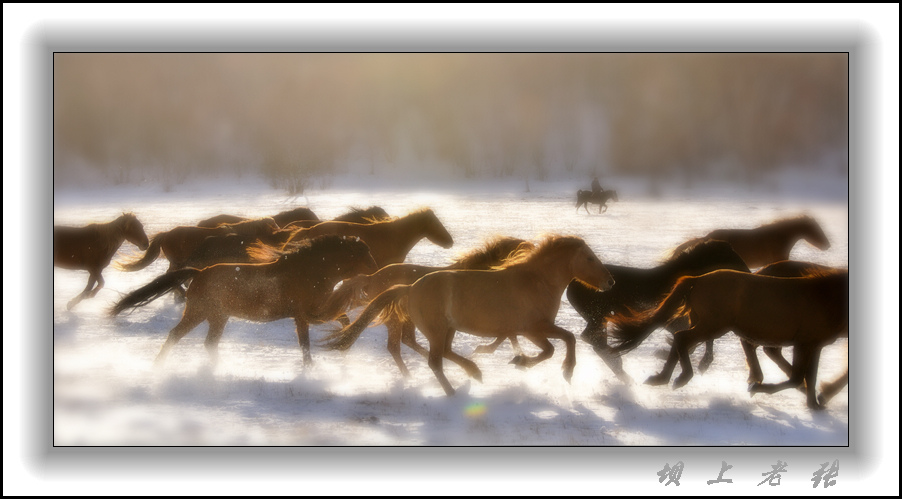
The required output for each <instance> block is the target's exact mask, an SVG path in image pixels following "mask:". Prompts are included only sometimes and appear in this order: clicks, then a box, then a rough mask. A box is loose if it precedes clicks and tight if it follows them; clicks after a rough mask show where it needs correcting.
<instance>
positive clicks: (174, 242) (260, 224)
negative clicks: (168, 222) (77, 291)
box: [119, 218, 279, 272]
mask: <svg viewBox="0 0 902 499" xmlns="http://www.w3.org/2000/svg"><path fill="white" fill-rule="evenodd" d="M278 230H279V226H278V224H276V222H275V221H274V220H273V219H272V218H260V219H257V220H248V221H245V222H238V223H235V224H223V225H219V226H217V227H196V226H188V225H183V226H179V227H175V228H173V229H170V230H168V231H166V232H160V233H159V234H157V235H155V236H153V237H152V238H151V240H150V246H149V247H148V248H147V252H146V253H145V254H144V256H143V257H141V258H139V259H138V260H135V261H132V262H127V263H123V264H120V265H119V266H120V268H121V269H122V270H125V271H126V272H133V271H135V270H141V269H143V268H145V267H147V266H148V265H150V264H151V263H152V262H153V261H154V260H156V259H157V258H158V257H159V256H160V253H161V252H162V253H163V254H164V255H166V258H167V259H168V260H169V271H173V270H178V269H180V268H182V267H183V266H184V264H185V262H186V261H187V260H188V258H189V257H190V256H191V255H192V254H193V253H194V251H195V250H197V248H198V246H200V244H201V243H202V242H203V241H204V239H206V238H207V237H210V236H221V235H225V234H240V235H243V236H247V237H251V238H255V239H256V238H259V237H265V236H267V235H272V234H273V233H274V232H276V231H278Z"/></svg>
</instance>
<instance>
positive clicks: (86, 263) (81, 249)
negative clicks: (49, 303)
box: [53, 224, 123, 270]
mask: <svg viewBox="0 0 902 499" xmlns="http://www.w3.org/2000/svg"><path fill="white" fill-rule="evenodd" d="M104 229H105V228H104V227H101V226H98V225H96V224H91V225H88V226H86V227H66V226H57V225H55V226H53V265H54V266H57V267H60V268H66V269H74V270H82V269H84V270H92V269H95V268H97V267H100V268H103V267H106V266H107V265H108V264H109V263H110V260H112V258H113V255H114V254H115V253H116V250H118V249H119V246H120V245H121V244H122V241H123V238H119V237H117V236H116V235H115V234H114V233H113V232H112V231H110V230H104ZM107 229H108V228H107ZM98 270H99V269H98Z"/></svg>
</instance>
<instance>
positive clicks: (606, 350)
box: [580, 321, 633, 384]
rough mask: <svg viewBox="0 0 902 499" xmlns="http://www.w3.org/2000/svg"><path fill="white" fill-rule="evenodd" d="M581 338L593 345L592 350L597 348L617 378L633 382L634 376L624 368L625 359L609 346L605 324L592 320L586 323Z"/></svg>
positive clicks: (596, 350)
mask: <svg viewBox="0 0 902 499" xmlns="http://www.w3.org/2000/svg"><path fill="white" fill-rule="evenodd" d="M580 338H583V339H585V340H586V341H587V342H588V343H589V344H590V345H592V350H595V353H596V354H597V355H598V356H599V357H601V360H602V361H604V363H605V365H607V366H608V368H609V369H610V370H611V371H613V372H614V375H615V376H617V379H619V380H620V381H622V382H624V383H627V384H631V383H632V382H633V378H631V377H630V375H629V374H627V373H626V371H624V370H623V359H622V358H620V356H619V355H617V354H615V353H612V352H611V347H610V346H608V334H607V331H605V326H598V325H597V323H594V322H591V321H590V322H588V323H587V324H586V329H584V330H583V332H582V334H580ZM587 338H589V339H587Z"/></svg>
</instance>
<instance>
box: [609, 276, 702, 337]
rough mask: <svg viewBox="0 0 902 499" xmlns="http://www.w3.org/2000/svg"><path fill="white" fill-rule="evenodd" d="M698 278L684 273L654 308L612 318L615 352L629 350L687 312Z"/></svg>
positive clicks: (610, 333) (610, 318) (610, 322)
mask: <svg viewBox="0 0 902 499" xmlns="http://www.w3.org/2000/svg"><path fill="white" fill-rule="evenodd" d="M695 279H696V277H693V276H684V277H681V278H680V279H679V280H677V282H676V284H674V286H673V288H672V289H671V290H670V293H669V294H668V295H667V297H666V298H664V300H663V301H661V303H660V304H659V305H658V306H657V308H655V309H653V310H647V311H645V312H633V311H632V310H631V311H630V313H627V314H624V313H616V314H614V315H613V316H611V317H609V318H608V323H609V324H611V325H613V326H614V327H613V328H612V329H609V335H610V336H611V337H613V341H612V346H611V349H612V350H613V351H614V352H615V353H625V352H628V351H630V350H632V349H634V348H636V347H637V346H639V344H641V343H642V342H643V341H645V338H648V336H649V335H650V334H651V333H652V331H654V330H655V329H657V327H658V326H662V325H664V324H667V323H668V322H670V320H671V319H674V318H676V317H678V316H681V315H683V314H685V313H686V306H685V304H686V299H687V298H688V297H689V293H690V292H691V291H692V286H693V285H694V284H695Z"/></svg>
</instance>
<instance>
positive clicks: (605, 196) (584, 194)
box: [576, 190, 617, 214]
mask: <svg viewBox="0 0 902 499" xmlns="http://www.w3.org/2000/svg"><path fill="white" fill-rule="evenodd" d="M612 199H613V200H614V201H617V191H615V190H607V191H600V192H592V191H583V190H579V191H576V212H577V213H579V208H580V206H582V207H583V208H585V209H586V213H589V203H593V204H597V205H598V213H599V214H601V213H604V212H605V211H608V204H607V203H608V201H610V200H612Z"/></svg>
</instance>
